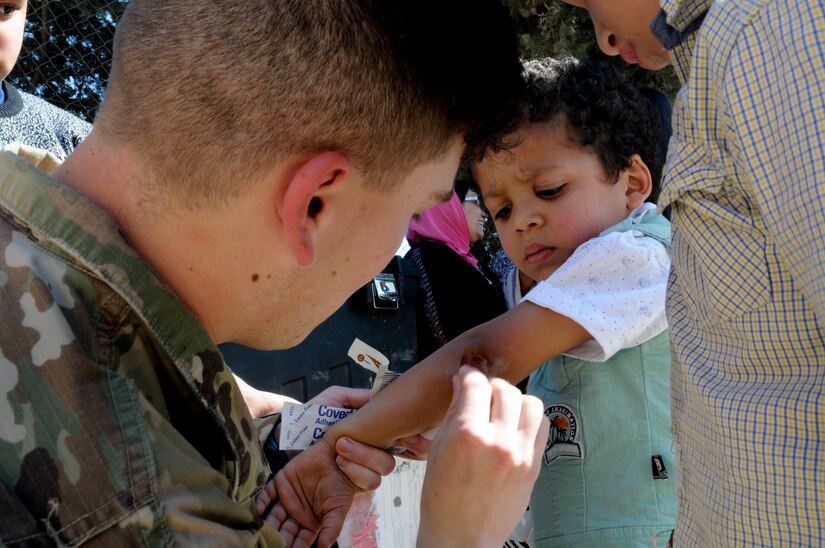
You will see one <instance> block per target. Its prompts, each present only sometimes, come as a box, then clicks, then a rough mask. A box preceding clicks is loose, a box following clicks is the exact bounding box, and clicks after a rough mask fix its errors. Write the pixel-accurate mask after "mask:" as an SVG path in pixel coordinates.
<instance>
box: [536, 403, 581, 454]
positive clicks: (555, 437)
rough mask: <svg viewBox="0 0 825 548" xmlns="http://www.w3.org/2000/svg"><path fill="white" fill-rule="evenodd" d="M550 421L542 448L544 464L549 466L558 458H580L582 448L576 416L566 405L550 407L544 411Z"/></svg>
mask: <svg viewBox="0 0 825 548" xmlns="http://www.w3.org/2000/svg"><path fill="white" fill-rule="evenodd" d="M544 414H545V415H546V416H547V418H548V420H549V421H550V435H549V436H548V437H547V445H545V446H544V462H545V463H546V464H550V463H551V462H553V461H554V460H556V459H557V458H559V457H573V458H578V459H580V458H582V448H581V444H579V443H578V442H577V441H576V440H578V438H579V436H580V432H579V421H578V420H577V419H576V414H575V413H573V410H572V409H570V408H569V407H567V406H566V405H561V404H556V405H551V406H550V407H548V408H547V409H545V410H544Z"/></svg>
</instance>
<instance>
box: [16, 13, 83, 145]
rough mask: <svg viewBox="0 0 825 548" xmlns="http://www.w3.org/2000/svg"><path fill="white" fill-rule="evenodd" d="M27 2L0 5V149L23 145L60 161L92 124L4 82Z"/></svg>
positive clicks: (20, 35)
mask: <svg viewBox="0 0 825 548" xmlns="http://www.w3.org/2000/svg"><path fill="white" fill-rule="evenodd" d="M26 5H27V2H26V0H11V1H8V2H4V3H3V5H2V6H0V80H2V83H0V146H5V145H7V144H9V143H15V142H18V143H22V144H24V145H27V146H29V147H34V148H38V149H43V150H47V151H49V152H51V153H52V154H54V155H55V156H56V157H57V158H58V159H60V160H63V159H65V158H66V156H68V154H69V153H70V152H71V151H72V150H74V148H75V147H76V146H77V145H78V144H79V143H80V141H82V140H83V139H84V138H85V137H86V135H88V134H89V131H91V129H92V126H91V124H89V123H87V122H84V121H83V120H81V119H80V118H77V117H76V116H74V115H72V114H70V113H68V112H66V111H64V110H61V109H59V108H57V107H56V106H54V105H51V104H49V103H47V102H46V101H44V100H43V99H41V98H39V97H35V96H34V95H30V94H28V93H25V92H22V91H20V90H18V89H17V88H15V87H14V86H13V85H11V84H10V83H9V82H7V81H6V80H5V79H6V78H7V77H8V75H9V74H10V73H11V71H12V69H13V68H14V65H15V63H16V62H17V56H18V55H20V48H21V47H22V46H23V30H24V28H25V26H26Z"/></svg>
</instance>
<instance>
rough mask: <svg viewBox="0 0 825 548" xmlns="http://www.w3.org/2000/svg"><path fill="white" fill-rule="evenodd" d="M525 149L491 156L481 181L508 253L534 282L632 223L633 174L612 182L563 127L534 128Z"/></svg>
mask: <svg viewBox="0 0 825 548" xmlns="http://www.w3.org/2000/svg"><path fill="white" fill-rule="evenodd" d="M517 137H520V139H521V144H520V145H519V146H517V147H515V148H513V149H511V150H510V151H505V152H501V153H498V154H495V155H493V156H487V157H486V158H485V159H484V161H482V162H481V163H479V164H477V165H476V166H475V167H474V169H473V173H474V175H475V179H476V181H477V182H478V184H479V186H480V188H481V193H482V196H484V203H485V205H486V206H487V209H488V210H489V211H490V215H491V216H492V217H493V220H494V221H495V224H496V229H497V231H498V234H499V238H500V239H501V244H502V246H503V247H504V251H505V252H506V253H507V255H509V256H510V258H511V259H512V261H513V262H514V263H515V264H516V265H517V266H518V268H519V269H520V270H521V271H522V272H523V273H525V274H527V275H528V276H530V277H531V278H533V279H534V280H544V279H546V278H547V277H548V276H550V274H552V273H553V272H555V271H556V269H558V268H559V266H561V265H562V264H563V263H564V262H565V261H566V260H567V259H568V258H569V257H570V255H572V254H573V252H574V251H575V250H576V248H577V247H579V246H580V245H581V244H582V243H584V242H586V241H587V240H589V239H590V238H593V237H595V236H598V235H599V233H600V232H602V231H603V230H605V229H607V228H609V227H611V226H613V225H614V224H617V223H619V222H621V221H622V220H624V218H625V217H626V216H627V214H628V212H629V207H628V206H629V200H628V197H627V194H626V190H627V176H626V173H625V172H622V174H621V175H620V177H619V180H618V181H617V182H616V183H613V182H610V181H609V180H607V178H606V177H605V174H604V170H603V169H602V166H601V163H600V162H599V160H598V158H597V157H596V155H595V154H592V153H591V152H589V151H587V150H584V149H581V148H579V147H578V146H577V145H575V144H574V143H572V142H571V141H570V140H569V138H568V135H567V129H566V128H565V127H564V126H563V125H562V124H559V123H556V122H548V123H541V124H531V125H529V126H527V127H526V128H525V129H524V130H521V131H520V132H519V133H518V135H517Z"/></svg>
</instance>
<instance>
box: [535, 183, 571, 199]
mask: <svg viewBox="0 0 825 548" xmlns="http://www.w3.org/2000/svg"><path fill="white" fill-rule="evenodd" d="M565 186H567V185H559V186H556V187H553V188H546V189H542V190H537V191H536V194H537V195H538V196H539V198H545V199H552V198H556V197H557V196H558V195H559V194H561V191H562V189H563V188H564V187H565Z"/></svg>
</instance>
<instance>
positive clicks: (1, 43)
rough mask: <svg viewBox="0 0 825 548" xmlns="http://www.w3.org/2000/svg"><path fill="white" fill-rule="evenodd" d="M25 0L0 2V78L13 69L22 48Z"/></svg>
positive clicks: (3, 0) (1, 0)
mask: <svg viewBox="0 0 825 548" xmlns="http://www.w3.org/2000/svg"><path fill="white" fill-rule="evenodd" d="M25 26H26V0H0V78H5V77H6V76H8V75H9V73H10V72H11V69H13V68H14V64H15V63H16V62H17V56H18V55H20V48H21V47H22V46H23V29H24V27H25Z"/></svg>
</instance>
